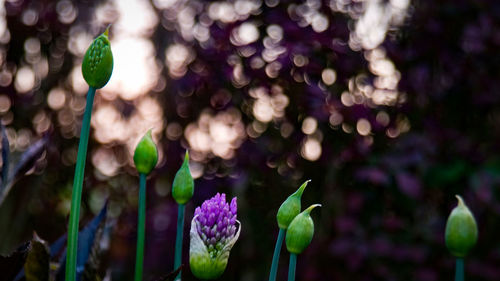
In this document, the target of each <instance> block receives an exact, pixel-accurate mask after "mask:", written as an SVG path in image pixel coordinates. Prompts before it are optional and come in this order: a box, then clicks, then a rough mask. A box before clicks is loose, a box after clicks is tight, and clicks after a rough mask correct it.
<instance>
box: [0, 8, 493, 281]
mask: <svg viewBox="0 0 500 281" xmlns="http://www.w3.org/2000/svg"><path fill="white" fill-rule="evenodd" d="M0 3H1V5H0V7H1V8H0V118H1V122H2V123H3V124H4V125H5V126H6V132H7V136H8V139H9V141H10V150H11V151H12V155H13V158H15V157H16V156H17V157H18V155H21V153H22V152H23V151H25V150H26V149H27V148H28V147H29V146H30V145H31V144H32V143H34V142H36V141H37V140H39V139H41V138H42V137H43V136H46V137H48V143H47V148H46V151H45V152H44V153H43V155H42V157H41V158H40V160H38V161H37V163H36V165H35V167H34V168H33V169H31V170H30V171H29V172H28V175H27V176H25V177H24V178H23V179H21V180H20V181H18V182H17V184H16V185H15V186H14V187H13V188H12V191H11V192H10V194H9V195H8V197H7V198H6V200H5V202H4V203H3V205H2V206H1V207H0V253H1V254H8V253H9V252H11V251H13V250H14V249H15V248H16V247H17V246H19V245H20V244H21V243H22V242H24V241H27V240H29V239H31V237H32V234H33V232H34V231H36V232H37V234H38V235H39V236H40V237H42V238H43V239H45V240H47V241H48V242H49V243H52V242H53V241H55V240H56V239H57V238H58V237H60V236H62V235H64V234H65V233H66V229H67V219H68V214H69V208H70V197H71V188H72V180H73V174H74V165H75V161H76V152H77V145H78V135H79V132H80V126H81V118H82V114H83V110H84V106H85V95H86V91H87V85H86V83H85V81H84V80H83V78H82V74H81V61H82V57H83V55H84V53H85V50H86V48H87V47H88V46H89V44H90V43H91V41H92V40H93V38H94V37H96V36H97V35H98V34H100V33H101V32H103V31H104V29H105V27H106V26H107V25H108V24H112V26H111V29H110V40H111V46H112V51H113V55H114V59H115V65H114V71H113V75H112V77H111V80H110V82H109V84H108V85H106V86H105V87H104V88H103V89H101V90H99V91H98V93H97V95H96V101H95V104H94V111H93V117H92V124H91V136H90V144H89V155H88V161H87V167H86V177H85V183H84V193H83V201H82V220H81V222H82V225H83V224H85V223H86V222H88V221H89V220H90V219H91V218H92V217H94V216H95V214H97V213H98V212H99V210H100V209H101V207H102V206H103V205H104V203H105V202H106V200H108V201H109V211H108V216H109V218H108V222H111V224H112V225H113V228H112V232H111V237H110V239H109V240H108V242H107V247H108V248H109V249H108V252H107V254H106V255H105V265H106V267H107V268H108V270H107V274H108V277H112V279H113V280H130V279H131V278H132V277H131V276H132V274H133V264H134V260H135V242H136V223H137V213H136V210H137V194H138V177H137V174H136V172H135V169H134V166H133V162H132V154H133V150H134V148H135V145H136V144H137V142H138V140H139V139H140V137H142V135H144V133H145V132H146V131H147V130H149V129H152V130H153V136H154V138H155V140H156V141H157V142H158V143H159V151H160V159H159V164H158V167H157V169H156V170H155V171H154V173H153V174H152V175H151V178H150V180H149V182H148V184H149V186H148V193H147V231H146V257H145V275H146V276H147V278H146V280H150V279H151V278H154V277H156V276H160V275H163V274H166V273H168V272H170V271H171V270H172V265H173V254H174V252H173V250H174V241H175V227H176V214H177V206H176V205H175V202H174V201H173V199H172V198H171V195H170V189H171V183H172V180H173V177H174V175H175V172H176V171H177V169H178V168H179V167H180V164H181V161H182V158H183V154H184V151H185V149H189V151H190V155H191V162H190V168H191V172H192V175H193V177H194V178H195V193H194V197H193V199H192V200H191V201H190V203H188V204H187V213H186V220H187V223H186V230H185V232H184V233H185V240H184V244H185V252H184V263H187V262H188V252H187V249H188V244H189V242H188V241H189V239H188V226H189V222H190V220H191V219H192V214H193V211H194V208H195V207H196V206H198V205H200V204H201V203H202V202H203V200H205V199H207V198H209V197H211V196H213V195H214V194H215V193H216V192H225V193H226V194H228V196H229V197H233V196H237V197H238V208H239V209H238V218H239V220H241V222H242V232H241V236H240V239H239V241H238V242H237V243H236V245H235V247H234V248H233V250H232V252H231V256H230V260H229V265H228V268H227V270H226V272H225V273H224V275H223V277H222V278H221V280H242V281H252V280H265V279H266V278H267V276H268V272H269V268H270V263H271V259H272V254H273V252H272V249H273V247H274V243H275V239H276V235H277V224H276V219H275V214H276V211H277V209H278V207H279V206H280V204H281V202H282V201H283V200H284V199H285V198H286V197H287V196H288V195H289V194H290V193H292V192H293V191H294V190H295V189H296V188H297V187H298V186H299V185H300V184H301V183H302V182H303V181H305V180H307V179H311V180H312V182H311V183H310V184H309V186H308V187H307V189H306V192H305V193H304V196H303V200H302V202H303V206H304V207H307V206H309V205H310V204H313V203H321V204H322V205H323V207H322V208H321V209H318V210H315V211H314V212H313V215H312V217H313V220H314V222H315V231H316V233H315V236H314V239H313V241H312V244H311V245H310V247H309V248H308V249H307V250H306V251H305V252H304V253H303V254H302V255H301V256H299V260H298V267H297V279H298V280H304V281H305V280H387V281H389V280H424V281H433V280H451V279H452V278H453V272H454V259H453V258H452V257H451V256H450V254H449V253H448V251H447V250H446V247H445V246H444V239H443V235H444V227H445V222H446V218H447V216H448V214H449V212H450V211H451V209H452V208H453V207H454V206H455V204H456V200H455V198H454V195H455V194H462V195H463V196H464V199H465V200H466V202H467V203H468V205H469V207H470V209H471V210H472V211H473V212H474V214H475V215H476V219H477V221H478V225H479V242H478V245H477V246H476V247H475V248H474V250H473V251H472V252H471V254H470V257H469V258H468V259H467V263H466V266H467V267H466V270H467V276H468V278H469V279H471V280H498V276H500V267H499V266H498V264H500V241H499V239H498V229H500V220H499V215H500V197H499V187H500V154H499V152H500V151H499V150H500V145H499V143H500V83H499V81H498V80H499V78H500V73H499V69H500V68H499V65H500V53H499V51H498V50H499V49H500V2H499V1H495V0H489V1H488V0H484V1H466V0H453V1H451V0H450V1H437V2H435V1H434V2H432V1H410V0H323V1H322V0H306V1H285V0H226V1H204V0H151V1H146V0H109V1H69V0H59V1H49V0H0ZM287 264H288V254H287V252H286V250H285V248H284V249H283V251H282V256H281V263H280V268H279V272H278V279H279V280H285V278H286V275H287ZM183 276H184V278H183V279H184V280H195V279H194V277H193V276H192V275H191V273H190V272H189V269H187V270H186V271H185V273H184V275H183Z"/></svg>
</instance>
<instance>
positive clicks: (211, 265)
mask: <svg viewBox="0 0 500 281" xmlns="http://www.w3.org/2000/svg"><path fill="white" fill-rule="evenodd" d="M236 213H237V205H236V197H234V198H233V199H232V200H231V203H227V202H226V195H225V194H224V193H222V194H219V193H217V195H215V196H214V197H212V198H211V199H209V200H206V201H205V202H203V204H202V205H201V207H198V208H196V210H195V212H194V218H193V220H192V221H191V232H190V236H191V242H190V247H189V264H190V266H191V271H192V272H193V274H194V275H195V276H196V277H198V278H200V279H216V278H218V277H219V276H220V275H222V273H224V270H225V269H226V266H227V261H228V258H229V252H230V250H231V248H232V247H233V245H234V243H236V240H238V237H239V235H240V230H241V225H240V223H239V221H238V220H236ZM236 223H238V226H237V225H236Z"/></svg>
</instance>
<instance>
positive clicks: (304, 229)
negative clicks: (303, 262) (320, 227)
mask: <svg viewBox="0 0 500 281" xmlns="http://www.w3.org/2000/svg"><path fill="white" fill-rule="evenodd" d="M316 207H321V205H320V204H314V205H311V206H310V207H309V208H307V209H305V210H304V211H303V212H302V213H300V214H298V215H297V216H296V217H295V218H294V219H293V220H292V222H291V223H290V225H289V226H288V230H287V231H286V238H285V242H286V248H287V250H288V251H289V252H290V253H292V254H300V253H302V252H303V251H304V250H305V249H306V248H307V246H309V244H310V243H311V240H312V238H313V235H314V222H313V220H312V218H311V211H312V210H313V209H314V208H316Z"/></svg>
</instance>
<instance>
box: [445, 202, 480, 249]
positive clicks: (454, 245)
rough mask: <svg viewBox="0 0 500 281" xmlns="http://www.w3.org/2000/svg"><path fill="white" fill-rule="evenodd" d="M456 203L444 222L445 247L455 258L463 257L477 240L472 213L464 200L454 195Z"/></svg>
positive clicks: (475, 225)
mask: <svg viewBox="0 0 500 281" xmlns="http://www.w3.org/2000/svg"><path fill="white" fill-rule="evenodd" d="M456 197H457V199H458V205H457V206H456V207H455V208H454V209H453V210H452V211H451V214H450V216H449V217H448V221H447V222H446V231H445V242H446V247H447V248H448V250H449V251H450V252H451V254H452V255H454V256H455V257H457V258H464V257H465V256H466V255H467V253H468V252H469V251H470V249H472V247H474V245H475V244H476V242H477V236H478V230H477V224H476V220H475V219H474V215H473V214H472V212H471V211H470V210H469V208H468V207H467V205H465V202H464V200H463V199H462V197H460V196H459V195H456Z"/></svg>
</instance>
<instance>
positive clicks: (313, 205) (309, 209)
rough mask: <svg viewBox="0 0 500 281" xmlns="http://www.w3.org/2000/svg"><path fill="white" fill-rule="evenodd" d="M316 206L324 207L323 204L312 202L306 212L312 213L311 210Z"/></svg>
mask: <svg viewBox="0 0 500 281" xmlns="http://www.w3.org/2000/svg"><path fill="white" fill-rule="evenodd" d="M316 207H322V206H321V204H312V205H311V206H309V207H308V208H307V209H305V212H307V213H311V211H312V210H313V209H314V208H316Z"/></svg>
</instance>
